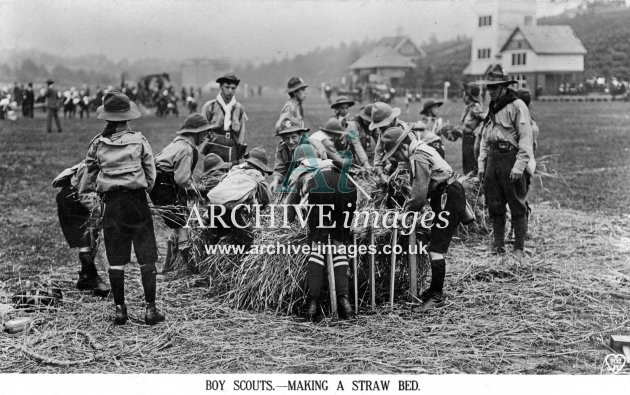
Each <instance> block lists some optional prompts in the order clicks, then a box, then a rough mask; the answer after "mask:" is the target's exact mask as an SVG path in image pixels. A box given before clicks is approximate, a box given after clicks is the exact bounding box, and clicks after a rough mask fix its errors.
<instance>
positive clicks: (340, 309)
mask: <svg viewBox="0 0 630 395" xmlns="http://www.w3.org/2000/svg"><path fill="white" fill-rule="evenodd" d="M337 314H339V318H341V319H342V320H348V319H351V318H354V310H353V309H352V305H351V304H350V299H349V298H348V295H339V296H338V297H337Z"/></svg>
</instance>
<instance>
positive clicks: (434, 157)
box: [405, 140, 453, 211]
mask: <svg viewBox="0 0 630 395" xmlns="http://www.w3.org/2000/svg"><path fill="white" fill-rule="evenodd" d="M409 168H410V169H411V196H410V197H409V200H408V201H407V203H406V204H405V211H420V209H421V208H422V206H423V205H424V203H425V202H426V201H427V198H428V197H429V196H430V195H431V193H433V192H434V191H435V189H436V188H437V187H438V186H439V185H440V184H442V183H443V182H446V181H447V180H448V179H449V178H451V177H452V176H453V169H452V168H451V166H450V165H449V164H448V163H447V162H446V161H445V160H444V159H443V158H442V157H441V156H440V154H439V153H438V152H437V151H436V150H435V148H433V147H431V146H429V145H428V144H427V143H425V142H424V141H422V140H414V141H412V142H411V144H410V145H409Z"/></svg>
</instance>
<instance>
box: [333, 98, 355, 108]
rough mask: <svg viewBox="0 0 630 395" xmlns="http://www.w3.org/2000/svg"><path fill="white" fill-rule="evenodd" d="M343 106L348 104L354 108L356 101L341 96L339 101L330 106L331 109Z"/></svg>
mask: <svg viewBox="0 0 630 395" xmlns="http://www.w3.org/2000/svg"><path fill="white" fill-rule="evenodd" d="M342 104H347V105H348V107H352V106H354V100H352V99H350V98H349V97H347V96H339V97H338V98H337V100H335V102H334V103H333V104H331V105H330V108H337V107H339V106H341V105H342Z"/></svg>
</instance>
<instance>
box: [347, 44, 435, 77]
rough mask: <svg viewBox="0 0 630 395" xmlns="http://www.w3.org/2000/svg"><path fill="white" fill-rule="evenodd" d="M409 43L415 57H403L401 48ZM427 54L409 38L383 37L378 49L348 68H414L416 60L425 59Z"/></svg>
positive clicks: (377, 46) (375, 48) (374, 49)
mask: <svg viewBox="0 0 630 395" xmlns="http://www.w3.org/2000/svg"><path fill="white" fill-rule="evenodd" d="M406 43H409V44H410V45H411V46H412V47H413V50H414V51H413V52H414V55H412V56H409V55H403V54H402V53H400V49H401V47H403V46H404V45H405V44H406ZM407 48H408V47H407ZM424 56H426V55H425V53H424V52H423V51H422V50H421V49H419V48H418V47H417V46H416V44H414V42H413V41H412V40H411V39H410V38H409V37H407V36H394V37H383V38H382V39H381V40H380V41H379V42H378V44H377V45H376V47H374V48H373V49H372V50H371V51H370V52H368V53H367V54H365V55H363V56H362V57H360V58H359V59H358V60H357V61H355V62H354V63H352V64H351V65H350V66H349V67H348V68H349V69H350V70H353V69H369V68H414V67H416V64H415V63H414V62H413V60H414V59H420V58H423V57H424Z"/></svg>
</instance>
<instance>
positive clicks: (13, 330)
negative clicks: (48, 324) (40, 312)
mask: <svg viewBox="0 0 630 395" xmlns="http://www.w3.org/2000/svg"><path fill="white" fill-rule="evenodd" d="M32 324H33V319H32V318H31V317H18V318H15V319H13V320H11V321H7V322H5V323H4V324H3V325H2V330H3V331H4V332H6V333H7V334H9V335H15V334H22V333H23V332H24V331H25V330H26V329H27V328H29V327H30V326H31V325H32Z"/></svg>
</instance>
